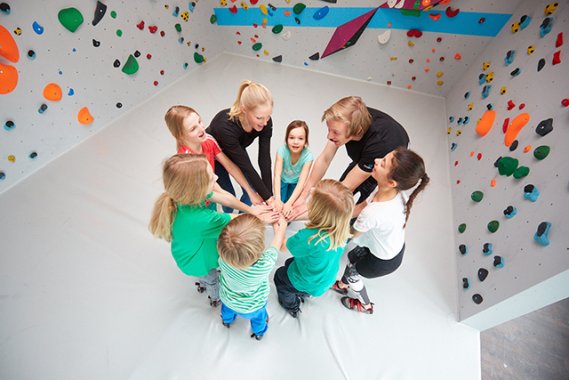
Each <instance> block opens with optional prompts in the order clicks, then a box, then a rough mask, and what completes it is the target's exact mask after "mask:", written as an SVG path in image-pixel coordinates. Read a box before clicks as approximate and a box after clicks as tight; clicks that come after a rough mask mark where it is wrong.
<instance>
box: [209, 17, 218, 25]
mask: <svg viewBox="0 0 569 380" xmlns="http://www.w3.org/2000/svg"><path fill="white" fill-rule="evenodd" d="M216 22H217V16H216V15H211V17H210V18H209V23H210V24H215V23H216Z"/></svg>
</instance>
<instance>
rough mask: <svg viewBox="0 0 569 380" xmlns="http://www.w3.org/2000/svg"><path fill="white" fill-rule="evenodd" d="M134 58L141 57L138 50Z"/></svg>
mask: <svg viewBox="0 0 569 380" xmlns="http://www.w3.org/2000/svg"><path fill="white" fill-rule="evenodd" d="M134 56H135V57H136V58H138V57H140V52H139V51H138V50H137V51H135V52H134Z"/></svg>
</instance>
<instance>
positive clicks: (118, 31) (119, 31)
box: [115, 29, 122, 37]
mask: <svg viewBox="0 0 569 380" xmlns="http://www.w3.org/2000/svg"><path fill="white" fill-rule="evenodd" d="M115 34H116V35H117V37H122V30H120V29H117V31H116V32H115Z"/></svg>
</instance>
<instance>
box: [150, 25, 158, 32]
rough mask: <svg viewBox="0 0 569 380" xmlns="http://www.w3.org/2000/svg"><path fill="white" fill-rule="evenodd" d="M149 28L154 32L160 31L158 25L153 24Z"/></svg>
mask: <svg viewBox="0 0 569 380" xmlns="http://www.w3.org/2000/svg"><path fill="white" fill-rule="evenodd" d="M148 30H149V31H150V33H152V34H154V33H156V32H157V31H158V27H157V26H156V25H151V26H149V27H148Z"/></svg>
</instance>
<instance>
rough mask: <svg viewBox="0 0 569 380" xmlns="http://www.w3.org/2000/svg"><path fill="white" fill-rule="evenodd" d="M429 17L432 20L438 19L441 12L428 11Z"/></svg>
mask: <svg viewBox="0 0 569 380" xmlns="http://www.w3.org/2000/svg"><path fill="white" fill-rule="evenodd" d="M429 17H430V18H431V19H432V20H433V21H439V19H440V18H441V14H440V13H429Z"/></svg>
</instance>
